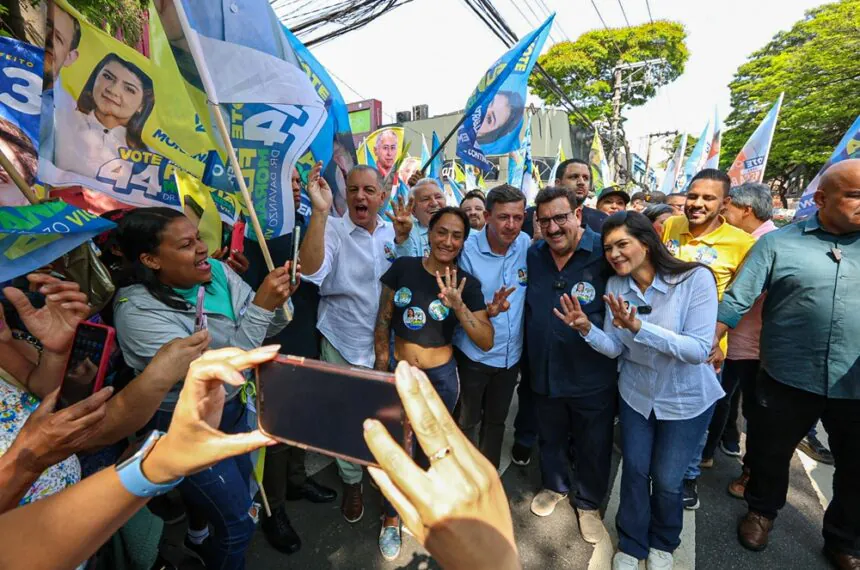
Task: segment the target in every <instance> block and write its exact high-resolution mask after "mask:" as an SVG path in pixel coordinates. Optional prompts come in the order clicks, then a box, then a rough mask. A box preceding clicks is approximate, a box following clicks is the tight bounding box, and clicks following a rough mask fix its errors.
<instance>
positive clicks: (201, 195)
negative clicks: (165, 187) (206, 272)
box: [173, 169, 221, 254]
mask: <svg viewBox="0 0 860 570" xmlns="http://www.w3.org/2000/svg"><path fill="white" fill-rule="evenodd" d="M173 178H174V180H176V189H177V190H178V191H179V199H180V201H181V204H182V209H183V211H184V212H185V215H186V216H187V217H188V219H189V220H191V221H192V222H194V223H196V224H197V229H198V230H199V231H200V237H201V238H202V239H203V241H204V242H205V243H206V245H207V246H208V247H209V253H210V254H212V253H215V252H216V251H218V250H219V249H221V216H219V215H218V207H217V206H216V205H215V200H214V199H213V198H212V194H211V192H210V190H209V187H208V186H206V185H204V184H203V183H202V182H201V181H200V180H198V179H197V178H195V177H194V176H192V175H191V174H188V173H187V172H185V171H182V170H179V169H176V170H174V172H173Z"/></svg>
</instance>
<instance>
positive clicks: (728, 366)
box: [702, 360, 760, 459]
mask: <svg viewBox="0 0 860 570" xmlns="http://www.w3.org/2000/svg"><path fill="white" fill-rule="evenodd" d="M759 364H760V361H758V360H726V361H725V363H724V364H723V376H722V385H723V391H724V392H725V393H726V395H725V396H723V397H722V398H720V400H718V401H717V405H716V407H715V408H714V415H713V417H712V418H711V425H710V426H709V427H708V440H707V442H706V443H705V448H704V450H702V459H710V458H712V457H713V456H714V452H715V451H716V449H717V445H719V443H720V441H735V442H739V441H740V434H739V433H738V428H737V423H738V415H737V411H736V410H737V407H738V398H739V397H740V396H741V394H743V407H744V409H743V414H744V417H745V418H747V421H749V414H750V409H749V408H750V403H751V402H754V401H755V383H756V377H757V376H758V369H759ZM733 412H734V413H733Z"/></svg>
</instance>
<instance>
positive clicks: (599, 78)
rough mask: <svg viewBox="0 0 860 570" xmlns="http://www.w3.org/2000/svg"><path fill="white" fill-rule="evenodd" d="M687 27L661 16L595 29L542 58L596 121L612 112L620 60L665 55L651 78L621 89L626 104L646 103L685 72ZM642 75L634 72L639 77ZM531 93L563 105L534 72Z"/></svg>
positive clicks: (570, 95) (577, 102) (581, 107)
mask: <svg viewBox="0 0 860 570" xmlns="http://www.w3.org/2000/svg"><path fill="white" fill-rule="evenodd" d="M686 37H687V32H686V31H685V30H684V26H682V25H681V24H679V23H676V22H667V21H657V22H654V23H653V24H651V23H648V24H642V25H639V26H631V27H628V28H617V29H609V30H592V31H590V32H586V33H584V34H583V35H581V36H580V37H579V38H577V40H576V41H574V42H560V43H557V44H555V45H554V46H552V47H551V48H550V50H549V51H548V52H547V53H545V54H544V55H542V56H541V57H540V59H539V60H538V61H539V63H540V65H541V66H542V67H543V68H544V69H545V70H546V71H547V73H548V74H549V75H551V76H552V77H553V78H554V79H555V80H556V81H557V82H558V84H559V85H560V86H561V88H562V90H563V91H564V92H565V94H566V95H567V96H568V98H570V100H571V101H573V103H574V104H576V106H577V107H579V108H580V109H581V110H582V111H583V113H585V115H586V116H587V117H588V118H589V119H590V120H592V121H597V120H609V118H610V117H611V116H612V92H613V85H614V76H613V68H614V67H615V66H616V65H617V64H619V63H632V62H636V61H643V60H647V59H656V58H664V59H665V60H666V61H667V65H665V66H663V67H662V69H661V72H660V73H658V74H656V75H655V76H654V77H653V78H652V79H653V81H649V82H645V83H643V84H642V85H639V86H637V87H631V88H627V86H626V85H625V87H624V89H622V93H621V104H622V106H630V107H638V106H640V105H644V104H645V103H646V102H647V101H648V100H649V99H650V98H651V97H653V96H654V95H655V93H656V92H657V88H658V87H662V86H663V85H666V84H668V83H670V82H671V81H674V80H675V79H677V78H678V77H679V76H680V75H681V74H682V73H683V72H684V64H685V63H686V61H687V59H688V58H689V52H688V51H687V45H686V42H685V40H686ZM641 79H642V74H641V73H640V74H639V76H636V77H634V80H635V81H636V80H641ZM529 86H530V87H531V89H532V93H533V94H535V95H537V96H538V97H540V98H541V99H543V100H544V101H546V102H547V103H549V104H556V105H557V104H560V103H561V101H560V100H559V97H558V95H556V94H555V93H553V92H552V91H551V90H549V89H548V88H547V86H546V84H545V83H544V82H543V81H542V80H541V78H540V77H539V76H537V75H535V74H533V75H532V77H531V78H530V81H529Z"/></svg>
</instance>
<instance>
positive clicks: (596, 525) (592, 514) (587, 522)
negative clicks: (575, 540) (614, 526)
mask: <svg viewBox="0 0 860 570" xmlns="http://www.w3.org/2000/svg"><path fill="white" fill-rule="evenodd" d="M576 518H578V519H579V532H580V534H582V540H584V541H585V542H587V543H589V544H597V543H598V542H600V539H602V538H603V537H604V536H605V535H606V527H605V526H603V519H601V518H600V511H598V510H597V509H593V510H585V509H576Z"/></svg>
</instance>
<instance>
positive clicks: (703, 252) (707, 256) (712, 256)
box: [696, 245, 717, 265]
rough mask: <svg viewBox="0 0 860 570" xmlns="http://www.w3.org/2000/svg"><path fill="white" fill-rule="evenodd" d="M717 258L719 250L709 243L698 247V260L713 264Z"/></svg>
mask: <svg viewBox="0 0 860 570" xmlns="http://www.w3.org/2000/svg"><path fill="white" fill-rule="evenodd" d="M716 260H717V250H716V249H714V248H712V247H711V246H709V245H701V246H699V247H698V248H696V261H698V262H699V263H704V264H705V265H711V264H712V263H713V262H715V261H716Z"/></svg>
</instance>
